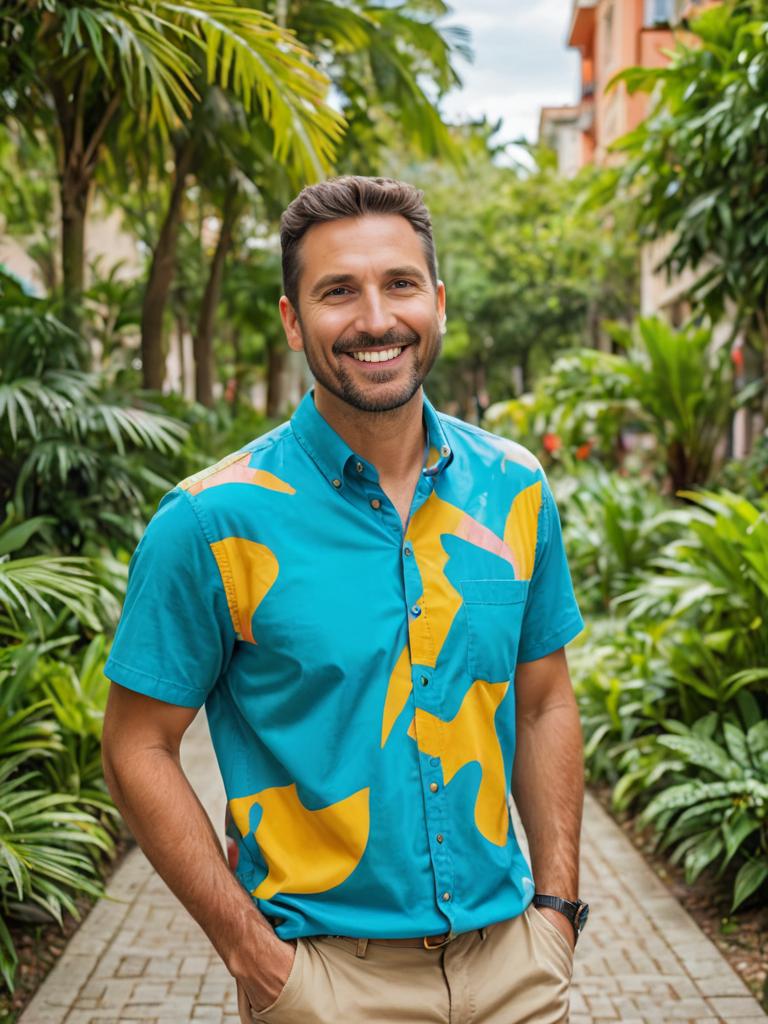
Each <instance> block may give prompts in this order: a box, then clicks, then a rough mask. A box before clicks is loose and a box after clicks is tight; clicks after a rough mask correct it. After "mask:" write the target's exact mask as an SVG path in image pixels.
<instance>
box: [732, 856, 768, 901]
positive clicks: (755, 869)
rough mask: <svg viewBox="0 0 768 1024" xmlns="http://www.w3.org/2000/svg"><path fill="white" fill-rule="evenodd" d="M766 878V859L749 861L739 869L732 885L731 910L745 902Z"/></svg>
mask: <svg viewBox="0 0 768 1024" xmlns="http://www.w3.org/2000/svg"><path fill="white" fill-rule="evenodd" d="M766 878H768V857H767V856H762V857H760V858H756V859H755V860H749V861H747V863H746V864H743V865H742V866H741V867H740V868H739V872H738V874H737V875H736V878H735V880H734V883H733V903H732V904H731V910H735V909H736V908H737V907H739V906H741V904H742V903H743V902H744V900H746V899H747V898H748V897H749V896H751V895H752V893H753V892H756V891H757V889H759V888H760V886H761V885H762V884H763V882H764V881H765V880H766Z"/></svg>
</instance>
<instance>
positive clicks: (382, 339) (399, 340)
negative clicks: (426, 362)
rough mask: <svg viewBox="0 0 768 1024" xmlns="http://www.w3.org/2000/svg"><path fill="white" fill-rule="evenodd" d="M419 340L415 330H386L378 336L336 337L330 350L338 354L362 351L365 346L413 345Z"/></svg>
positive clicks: (396, 346)
mask: <svg viewBox="0 0 768 1024" xmlns="http://www.w3.org/2000/svg"><path fill="white" fill-rule="evenodd" d="M419 340H420V339H419V335H418V334H417V333H416V331H387V332H386V333H385V334H382V335H380V336H379V337H378V338H375V337H374V336H373V335H372V334H355V335H354V336H353V337H351V338H349V337H346V338H338V339H337V340H336V341H335V342H334V343H333V347H332V349H331V351H332V352H333V354H334V355H335V356H340V355H344V354H345V353H348V352H362V351H364V350H365V349H367V348H378V347H379V346H380V345H387V346H389V348H405V346H406V345H415V344H416V343H417V342H418V341H419Z"/></svg>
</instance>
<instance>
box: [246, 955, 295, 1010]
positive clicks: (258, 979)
mask: <svg viewBox="0 0 768 1024" xmlns="http://www.w3.org/2000/svg"><path fill="white" fill-rule="evenodd" d="M295 959H296V940H295V939H292V940H291V941H290V942H283V940H282V939H278V937H277V936H275V942H274V947H273V949H272V950H271V951H270V953H269V955H267V956H263V957H262V958H261V959H260V960H259V963H258V965H256V964H252V965H251V968H250V970H245V968H242V969H240V970H242V973H236V974H235V977H236V979H237V980H238V981H239V982H240V984H241V985H242V986H243V988H244V989H245V994H246V995H247V996H248V1002H249V1003H250V1004H251V1006H252V1007H253V1009H254V1010H255V1011H256V1013H261V1012H262V1011H263V1010H266V1008H267V1007H268V1006H271V1005H272V1003H274V1001H275V1000H276V999H277V997H278V996H279V995H280V993H281V992H282V991H283V989H284V988H285V984H286V982H287V981H288V975H289V974H290V973H291V968H292V967H293V961H294V960H295ZM236 970H238V969H237V968H236Z"/></svg>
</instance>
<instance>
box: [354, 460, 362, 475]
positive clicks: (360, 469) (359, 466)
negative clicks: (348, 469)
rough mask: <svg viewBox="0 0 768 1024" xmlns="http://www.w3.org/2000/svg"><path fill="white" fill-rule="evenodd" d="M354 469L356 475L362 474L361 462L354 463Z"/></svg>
mask: <svg viewBox="0 0 768 1024" xmlns="http://www.w3.org/2000/svg"><path fill="white" fill-rule="evenodd" d="M355 469H356V470H357V472H358V473H362V472H363V464H362V462H356V463H355Z"/></svg>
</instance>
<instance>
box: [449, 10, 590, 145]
mask: <svg viewBox="0 0 768 1024" xmlns="http://www.w3.org/2000/svg"><path fill="white" fill-rule="evenodd" d="M449 3H450V5H451V7H452V8H453V14H452V16H451V17H450V18H449V19H447V20H446V21H445V22H443V24H446V25H453V24H455V25H463V26H464V27H465V28H468V29H469V30H470V33H471V37H472V46H473V49H474V53H475V59H474V63H473V64H467V63H466V62H465V61H463V60H462V61H460V62H458V69H459V74H460V75H461V78H462V80H463V83H464V87H463V89H461V90H460V91H459V90H455V91H454V92H453V93H449V95H448V96H446V97H445V99H444V100H443V110H444V113H445V115H446V116H448V117H449V118H459V117H461V116H462V115H470V116H473V117H474V116H477V115H479V114H483V113H485V114H488V116H489V117H491V118H497V117H503V119H504V123H503V126H502V130H501V132H500V134H499V136H498V139H499V141H511V140H513V139H515V138H518V137H520V136H525V137H526V138H527V139H528V140H529V141H531V142H534V141H535V140H536V137H537V135H538V124H539V109H540V108H541V107H542V106H555V105H559V104H565V103H575V101H576V98H577V94H578V68H579V58H578V53H577V51H575V50H569V49H567V48H566V45H565V37H566V32H567V30H568V24H569V21H570V12H571V0H449Z"/></svg>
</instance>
